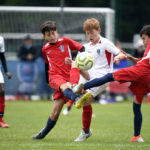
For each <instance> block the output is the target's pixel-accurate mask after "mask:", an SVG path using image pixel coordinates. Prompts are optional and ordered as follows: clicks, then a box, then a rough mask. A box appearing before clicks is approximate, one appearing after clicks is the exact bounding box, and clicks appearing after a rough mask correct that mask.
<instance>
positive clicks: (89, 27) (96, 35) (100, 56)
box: [75, 18, 126, 142]
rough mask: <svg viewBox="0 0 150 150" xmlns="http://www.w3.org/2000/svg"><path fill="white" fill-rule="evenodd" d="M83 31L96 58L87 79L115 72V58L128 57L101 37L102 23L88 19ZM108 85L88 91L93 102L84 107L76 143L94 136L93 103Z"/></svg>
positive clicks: (89, 48) (89, 50) (88, 50)
mask: <svg viewBox="0 0 150 150" xmlns="http://www.w3.org/2000/svg"><path fill="white" fill-rule="evenodd" d="M83 29H84V31H85V33H86V36H87V39H88V41H89V43H87V44H85V45H84V46H85V51H87V52H89V53H90V54H92V55H93V57H94V66H93V67H92V68H91V69H90V70H88V74H87V76H86V78H88V76H89V79H90V80H92V79H94V78H97V77H102V76H104V75H105V74H107V73H111V72H112V71H113V57H114V56H116V58H115V61H116V62H117V61H119V60H118V58H117V57H119V58H121V57H122V58H126V55H124V54H123V53H122V51H121V50H120V49H118V48H117V47H116V46H115V45H114V44H113V43H112V42H111V41H109V40H108V39H106V38H104V37H102V36H101V35H100V33H101V28H100V23H99V21H98V20H97V19H95V18H90V19H87V20H86V21H85V22H84V24H83ZM87 81H88V80H86V79H84V78H83V77H81V79H80V81H79V82H81V83H86V82H87ZM107 86H108V84H105V85H103V86H99V87H96V88H92V89H90V90H87V91H88V92H90V93H91V94H92V98H91V100H90V101H89V102H88V103H86V104H85V105H84V107H83V113H82V126H83V127H82V131H81V134H80V135H79V137H77V138H76V139H75V142H81V141H85V140H86V139H87V138H88V137H90V136H91V135H92V131H91V130H90V124H91V117H92V106H91V101H92V99H93V98H94V97H96V96H97V95H99V94H100V93H101V92H103V91H104V90H105V89H106V87H107Z"/></svg>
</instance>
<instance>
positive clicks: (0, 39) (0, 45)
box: [0, 36, 5, 53]
mask: <svg viewBox="0 0 150 150" xmlns="http://www.w3.org/2000/svg"><path fill="white" fill-rule="evenodd" d="M4 52H5V46H4V38H3V37H2V36H0V53H4Z"/></svg>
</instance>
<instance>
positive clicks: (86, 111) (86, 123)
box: [82, 105, 92, 130]
mask: <svg viewBox="0 0 150 150" xmlns="http://www.w3.org/2000/svg"><path fill="white" fill-rule="evenodd" d="M91 119H92V105H88V106H84V107H83V113H82V125H83V130H89V129H90V125H91Z"/></svg>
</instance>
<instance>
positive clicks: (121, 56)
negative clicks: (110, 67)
mask: <svg viewBox="0 0 150 150" xmlns="http://www.w3.org/2000/svg"><path fill="white" fill-rule="evenodd" d="M123 59H127V53H125V52H122V51H121V52H120V53H119V54H118V55H117V56H115V57H114V63H116V64H118V63H119V61H120V60H123Z"/></svg>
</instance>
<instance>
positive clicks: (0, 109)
mask: <svg viewBox="0 0 150 150" xmlns="http://www.w3.org/2000/svg"><path fill="white" fill-rule="evenodd" d="M4 53H5V46H4V38H3V37H2V36H0V59H1V63H2V66H3V68H4V72H5V74H6V76H7V78H8V79H11V77H12V74H11V73H9V72H8V69H7V65H6V59H5V55H4ZM4 111H5V88H4V78H3V75H2V72H1V70H0V127H2V128H8V127H9V126H8V124H7V123H5V122H4V120H3V116H4Z"/></svg>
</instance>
